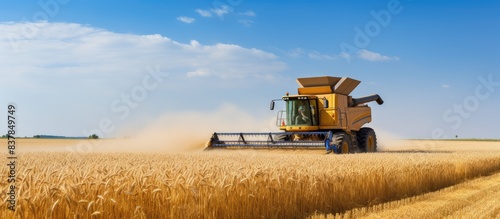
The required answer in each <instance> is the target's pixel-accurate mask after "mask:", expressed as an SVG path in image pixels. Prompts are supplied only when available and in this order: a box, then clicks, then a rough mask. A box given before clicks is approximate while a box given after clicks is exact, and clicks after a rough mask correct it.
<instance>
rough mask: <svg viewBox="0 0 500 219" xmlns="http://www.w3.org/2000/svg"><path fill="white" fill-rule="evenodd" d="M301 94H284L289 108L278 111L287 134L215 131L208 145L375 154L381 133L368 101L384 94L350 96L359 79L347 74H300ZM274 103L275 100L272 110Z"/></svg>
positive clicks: (278, 123) (215, 146) (278, 120)
mask: <svg viewBox="0 0 500 219" xmlns="http://www.w3.org/2000/svg"><path fill="white" fill-rule="evenodd" d="M297 82H298V84H299V86H300V87H299V88H298V94H297V95H289V94H288V93H287V94H286V96H283V97H282V100H283V101H285V103H286V109H285V110H281V111H279V112H278V114H277V119H276V125H277V126H279V128H280V130H283V131H284V132H271V133H217V132H216V133H214V134H213V135H212V137H211V138H210V140H209V141H208V142H207V145H206V149H214V148H229V147H250V148H319V147H321V148H326V150H327V152H335V153H354V152H375V151H376V150H377V137H376V136H375V132H374V131H373V129H371V128H367V127H362V126H363V125H364V124H366V123H369V122H371V120H372V113H371V108H370V107H369V106H368V105H366V103H368V102H371V101H376V102H377V103H378V104H379V105H381V104H383V103H384V101H383V100H382V98H381V97H380V96H379V95H377V94H374V95H369V96H365V97H361V98H352V97H351V96H350V95H349V94H350V93H351V92H352V91H353V90H354V89H355V88H356V87H357V86H358V85H359V83H360V81H358V80H355V79H352V78H348V77H343V78H339V77H329V76H324V77H311V78H298V79H297ZM275 101H277V100H273V101H271V110H273V109H274V105H275Z"/></svg>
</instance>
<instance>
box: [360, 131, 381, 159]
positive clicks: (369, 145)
mask: <svg viewBox="0 0 500 219" xmlns="http://www.w3.org/2000/svg"><path fill="white" fill-rule="evenodd" d="M358 144H359V147H360V148H361V149H362V150H363V151H364V152H367V153H372V152H376V151H377V136H375V131H373V129H371V128H361V129H360V130H359V132H358Z"/></svg>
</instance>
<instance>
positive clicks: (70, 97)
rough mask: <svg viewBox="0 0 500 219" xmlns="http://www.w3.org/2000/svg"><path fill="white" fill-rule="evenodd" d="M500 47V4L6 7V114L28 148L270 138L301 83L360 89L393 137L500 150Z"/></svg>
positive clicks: (0, 61)
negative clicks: (497, 143)
mask: <svg viewBox="0 0 500 219" xmlns="http://www.w3.org/2000/svg"><path fill="white" fill-rule="evenodd" d="M499 38H500V2H498V1H480V2H479V1H416V0H414V1H409V0H400V1H393V0H389V1H359V2H352V1H245V0H231V1H229V0H228V1H222V0H216V1H168V2H163V1H105V2H103V1H77V0H60V1H56V0H42V1H39V2H38V3H35V2H28V1H2V2H0V74H1V75H2V80H1V81H0V93H1V94H2V95H1V99H0V101H1V104H2V105H3V106H4V108H5V109H6V106H7V103H9V102H15V103H16V104H17V106H18V108H19V110H18V117H19V118H18V121H19V126H18V129H19V130H18V132H19V135H21V136H31V135H35V134H53V135H70V136H81V135H86V134H87V133H89V132H92V131H101V132H102V135H103V136H104V137H113V136H123V135H130V134H131V133H133V132H135V131H136V130H140V129H142V128H144V127H147V126H150V124H154V123H157V122H158V121H162V122H164V123H165V124H163V125H164V126H166V127H170V128H172V129H181V130H185V132H189V131H190V127H192V126H197V127H202V128H201V130H203V131H204V132H206V133H210V132H212V131H218V130H217V129H227V130H232V129H235V128H239V129H245V124H243V123H246V122H249V121H252V125H251V126H250V125H249V126H248V127H247V128H248V129H252V130H256V131H262V130H266V131H267V130H269V129H272V127H271V123H272V120H273V117H274V115H275V113H276V112H272V111H269V110H268V104H269V101H270V100H271V99H276V98H280V97H281V96H282V95H284V93H285V92H287V91H289V92H290V93H295V92H296V87H297V84H296V82H295V78H297V77H308V76H323V75H331V76H348V77H352V78H355V79H358V80H361V81H362V83H361V84H360V86H359V87H358V89H357V90H355V91H354V92H353V95H354V96H362V95H368V94H372V93H378V94H380V95H381V96H382V97H383V98H384V100H385V101H386V103H385V104H384V105H382V106H378V105H376V104H371V106H372V109H373V113H374V117H373V118H374V119H373V122H372V124H369V125H370V126H372V127H375V128H376V129H377V130H381V132H387V133H391V134H392V135H394V136H398V137H401V138H443V137H448V138H450V137H454V136H455V135H458V136H459V137H464V138H465V137H468V138H471V137H477V138H500V134H499V132H498V129H497V126H498V124H499V123H500V116H498V114H497V112H498V111H499V109H500V85H499V83H500V73H499V71H500V64H498V60H500V55H499V52H500V43H499V42H498V39H499ZM134 95H135V96H134ZM127 96H128V99H127ZM127 100H128V101H129V102H127ZM5 111H6V110H2V112H4V113H6V112H5ZM229 114H231V115H229ZM234 115H238V117H235V116H234ZM208 117H209V118H211V119H207V120H204V119H200V118H208ZM227 117H229V118H231V121H229V122H228V121H226V118H227ZM239 117H241V118H242V117H244V118H242V119H241V120H239V119H237V118H239ZM193 118H196V119H193ZM214 118H215V119H214ZM218 119H219V120H220V124H214V123H218V122H217V121H218ZM223 120H224V121H223ZM1 121H3V123H4V124H6V121H5V120H1ZM1 121H0V122H1ZM169 123H170V124H169ZM221 124H226V125H224V126H222V125H221ZM232 124H234V127H233V126H232ZM2 129H3V128H2ZM0 130H1V129H0ZM166 130H167V131H168V128H167V129H166ZM233 131H237V130H233ZM243 131H245V130H243ZM203 134H205V133H203Z"/></svg>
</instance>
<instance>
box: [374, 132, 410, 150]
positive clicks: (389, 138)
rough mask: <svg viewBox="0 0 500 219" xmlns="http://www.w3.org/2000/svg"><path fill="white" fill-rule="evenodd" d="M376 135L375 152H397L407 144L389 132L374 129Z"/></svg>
mask: <svg viewBox="0 0 500 219" xmlns="http://www.w3.org/2000/svg"><path fill="white" fill-rule="evenodd" d="M374 130H375V134H376V135H377V150H378V151H397V150H401V149H402V148H403V147H404V145H406V144H407V142H406V140H404V139H403V138H401V137H399V136H397V135H396V134H394V133H391V132H390V131H387V130H383V129H378V128H375V129H374Z"/></svg>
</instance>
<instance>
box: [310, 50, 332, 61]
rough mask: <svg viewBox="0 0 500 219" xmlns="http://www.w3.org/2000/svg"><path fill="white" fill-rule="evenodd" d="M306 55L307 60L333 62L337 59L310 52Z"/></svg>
mask: <svg viewBox="0 0 500 219" xmlns="http://www.w3.org/2000/svg"><path fill="white" fill-rule="evenodd" d="M308 55H309V58H311V59H319V60H334V59H336V58H337V57H336V56H332V55H325V54H321V53H319V52H317V51H312V52H310V53H309V54H308Z"/></svg>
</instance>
